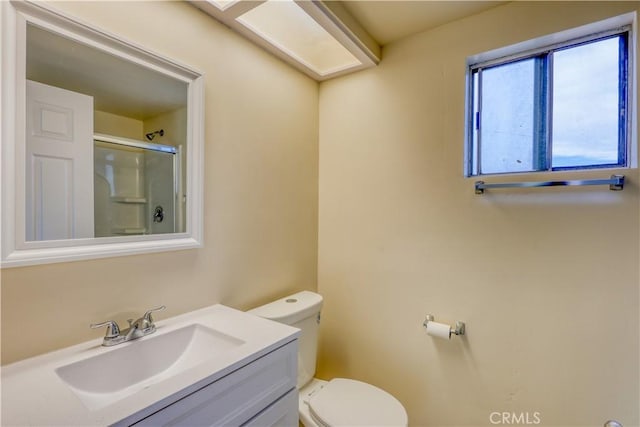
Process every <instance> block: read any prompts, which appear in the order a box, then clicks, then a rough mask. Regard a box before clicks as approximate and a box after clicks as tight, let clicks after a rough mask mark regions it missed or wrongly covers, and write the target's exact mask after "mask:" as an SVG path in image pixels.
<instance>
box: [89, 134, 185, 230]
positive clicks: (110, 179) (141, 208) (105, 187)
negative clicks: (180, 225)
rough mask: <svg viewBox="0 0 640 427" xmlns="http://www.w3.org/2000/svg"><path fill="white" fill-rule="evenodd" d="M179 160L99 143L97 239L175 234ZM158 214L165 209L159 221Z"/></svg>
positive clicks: (96, 163)
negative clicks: (176, 173)
mask: <svg viewBox="0 0 640 427" xmlns="http://www.w3.org/2000/svg"><path fill="white" fill-rule="evenodd" d="M174 157H175V155H174V154H171V153H162V152H155V151H151V150H144V149H140V148H130V147H126V146H122V145H117V144H109V143H104V142H99V141H96V143H95V147H94V209H95V235H96V237H107V236H120V235H137V234H154V233H173V232H174V231H175V225H174V224H175V209H174V203H175V198H176V182H175V172H174ZM156 209H160V210H161V212H159V213H158V214H157V215H155V216H154V213H155V211H156Z"/></svg>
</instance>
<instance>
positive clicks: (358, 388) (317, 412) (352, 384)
mask: <svg viewBox="0 0 640 427" xmlns="http://www.w3.org/2000/svg"><path fill="white" fill-rule="evenodd" d="M309 410H310V412H311V415H312V416H313V417H314V418H315V419H316V420H317V421H318V422H319V423H320V424H322V425H324V426H331V427H333V426H406V425H407V413H406V411H405V410H404V407H403V406H402V404H401V403H400V402H398V400H397V399H396V398H395V397H393V396H391V395H390V394H389V393H387V392H386V391H384V390H381V389H379V388H378V387H374V386H372V385H371V384H367V383H363V382H360V381H355V380H347V379H344V378H336V379H333V380H331V381H329V382H328V383H327V384H325V386H324V387H323V388H322V390H320V391H318V392H317V393H315V394H314V395H313V396H311V398H310V399H309Z"/></svg>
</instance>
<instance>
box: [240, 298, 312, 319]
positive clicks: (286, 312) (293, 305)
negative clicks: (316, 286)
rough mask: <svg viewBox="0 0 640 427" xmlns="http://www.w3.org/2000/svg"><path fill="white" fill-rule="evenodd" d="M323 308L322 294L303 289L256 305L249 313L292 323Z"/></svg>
mask: <svg viewBox="0 0 640 427" xmlns="http://www.w3.org/2000/svg"><path fill="white" fill-rule="evenodd" d="M321 308H322V295H319V294H316V293H315V292H310V291H302V292H298V293H297V294H293V295H289V296H286V297H284V298H281V299H279V300H276V301H273V302H270V303H268V304H265V305H261V306H260V307H256V308H254V309H252V310H249V311H248V313H251V314H255V315H256V316H260V317H264V318H265V319H269V320H275V321H277V322H281V323H285V324H288V325H291V324H293V323H295V322H297V321H299V320H301V319H304V318H306V317H309V316H312V315H313V314H314V313H319V312H320V309H321Z"/></svg>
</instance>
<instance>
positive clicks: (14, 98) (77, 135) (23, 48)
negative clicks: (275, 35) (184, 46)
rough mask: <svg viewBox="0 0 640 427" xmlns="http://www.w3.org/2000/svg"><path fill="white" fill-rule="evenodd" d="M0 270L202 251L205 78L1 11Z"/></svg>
mask: <svg viewBox="0 0 640 427" xmlns="http://www.w3.org/2000/svg"><path fill="white" fill-rule="evenodd" d="M0 10H1V19H2V46H1V47H2V67H1V69H0V77H1V81H2V83H1V84H2V86H1V93H0V100H1V103H2V104H1V111H2V123H1V126H2V128H1V138H2V140H1V142H2V151H1V165H2V186H1V197H0V203H2V204H1V205H0V208H1V209H0V212H1V216H2V220H1V222H2V224H1V226H2V259H1V262H2V267H3V268H4V267H15V266H24V265H33V264H40V263H51V262H65V261H75V260H82V259H91V258H101V257H109V256H122V255H131V254H141V253H150V252H159V251H168V250H178V249H189V248H197V247H200V246H201V245H202V193H203V191H202V179H203V177H202V175H203V158H204V156H203V150H204V142H203V138H204V119H203V118H204V83H203V80H204V77H203V76H202V73H200V72H198V71H197V70H195V69H193V68H191V67H189V66H185V65H183V64H180V63H177V62H176V61H174V60H172V59H169V58H165V57H162V56H160V55H157V54H155V53H153V52H150V51H148V50H147V49H145V48H144V47H141V46H138V45H136V44H134V43H131V42H129V41H126V40H123V39H122V38H120V37H118V36H116V35H113V34H109V33H107V32H104V31H101V30H99V29H96V28H93V27H92V26H90V25H87V24H85V23H82V22H78V21H77V20H75V19H73V18H71V17H69V16H67V15H65V14H63V13H60V12H58V11H56V10H55V9H53V8H52V7H51V6H48V5H47V4H46V3H41V2H30V1H11V2H1V4H0Z"/></svg>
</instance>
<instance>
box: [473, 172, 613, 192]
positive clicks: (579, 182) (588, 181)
mask: <svg viewBox="0 0 640 427" xmlns="http://www.w3.org/2000/svg"><path fill="white" fill-rule="evenodd" d="M575 185H608V186H609V190H613V191H620V190H622V189H623V188H624V175H611V178H609V179H581V180H573V181H540V182H500V183H494V184H487V183H486V182H484V181H476V183H475V188H476V194H484V190H488V189H491V188H533V187H566V186H575Z"/></svg>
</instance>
